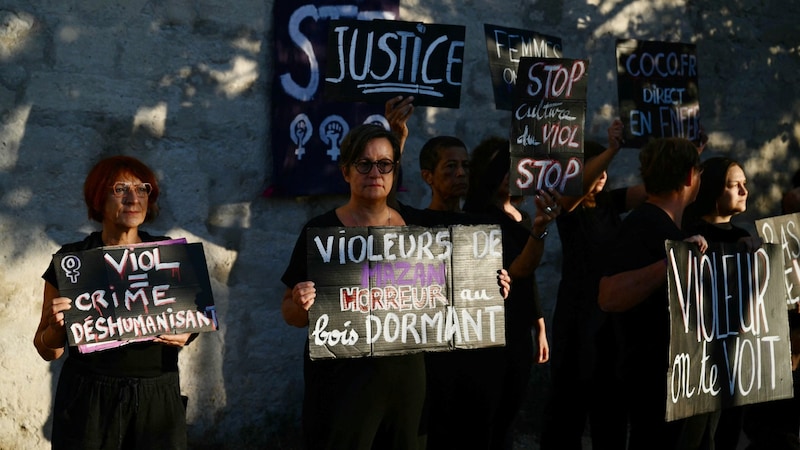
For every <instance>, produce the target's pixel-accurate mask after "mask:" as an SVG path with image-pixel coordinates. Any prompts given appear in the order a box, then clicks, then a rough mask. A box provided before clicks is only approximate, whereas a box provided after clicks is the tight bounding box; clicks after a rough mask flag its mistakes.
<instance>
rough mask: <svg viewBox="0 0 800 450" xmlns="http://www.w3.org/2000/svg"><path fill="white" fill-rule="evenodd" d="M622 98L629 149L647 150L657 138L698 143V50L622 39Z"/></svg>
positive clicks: (619, 58)
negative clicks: (649, 142) (648, 142)
mask: <svg viewBox="0 0 800 450" xmlns="http://www.w3.org/2000/svg"><path fill="white" fill-rule="evenodd" d="M617 95H618V96H619V110H620V116H621V118H622V122H623V123H624V124H625V137H624V139H625V142H624V145H625V146H626V147H633V148H639V147H642V146H643V145H644V144H645V143H647V141H648V140H649V139H650V138H651V137H656V138H660V137H683V138H686V139H689V140H690V141H694V140H696V139H698V138H699V135H700V100H699V89H698V85H697V50H696V47H695V45H693V44H683V43H671V42H658V41H636V40H632V39H627V40H623V39H620V40H617Z"/></svg>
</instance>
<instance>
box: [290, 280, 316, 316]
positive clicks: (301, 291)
mask: <svg viewBox="0 0 800 450" xmlns="http://www.w3.org/2000/svg"><path fill="white" fill-rule="evenodd" d="M316 298H317V289H316V288H315V287H314V282H313V281H302V282H300V283H297V284H295V285H294V288H293V289H292V302H294V304H295V305H297V306H298V307H300V309H302V310H303V311H306V312H308V310H309V309H311V306H312V305H313V304H314V300H316Z"/></svg>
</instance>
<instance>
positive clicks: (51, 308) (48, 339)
mask: <svg viewBox="0 0 800 450" xmlns="http://www.w3.org/2000/svg"><path fill="white" fill-rule="evenodd" d="M70 308H72V300H70V299H69V298H67V297H62V296H60V295H59V293H58V289H56V287H55V286H53V285H51V284H50V283H45V284H44V298H43V299H42V315H41V317H40V318H39V326H38V327H37V328H36V333H34V336H33V345H34V346H35V347H36V351H37V352H39V356H41V357H42V359H44V360H45V361H52V360H54V359H58V358H60V357H61V355H63V354H64V347H65V346H66V344H67V330H66V325H65V317H64V311H67V310H69V309H70Z"/></svg>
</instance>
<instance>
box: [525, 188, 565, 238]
mask: <svg viewBox="0 0 800 450" xmlns="http://www.w3.org/2000/svg"><path fill="white" fill-rule="evenodd" d="M534 201H535V202H536V216H535V217H534V218H533V229H532V230H531V233H532V234H533V235H534V236H539V235H541V234H542V233H544V231H545V229H546V228H547V225H548V224H549V223H550V222H551V221H552V220H553V219H555V218H556V217H558V215H559V214H561V194H559V193H558V192H557V191H556V190H554V189H548V190H547V191H545V190H542V189H540V190H539V193H538V194H537V195H536V197H534Z"/></svg>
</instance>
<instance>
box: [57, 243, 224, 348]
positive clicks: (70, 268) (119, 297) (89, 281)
mask: <svg viewBox="0 0 800 450" xmlns="http://www.w3.org/2000/svg"><path fill="white" fill-rule="evenodd" d="M53 263H54V265H55V267H56V275H57V277H58V289H59V293H60V294H61V295H62V296H64V297H68V298H70V299H72V308H70V309H69V310H67V311H65V313H64V315H65V321H66V328H67V339H68V341H69V345H86V344H97V343H102V342H108V341H128V340H138V339H142V338H148V337H153V336H157V335H161V334H177V333H186V332H192V333H197V332H203V331H214V330H216V329H217V328H218V326H217V317H216V310H215V308H214V298H213V295H212V292H211V284H210V282H209V279H208V268H207V267H206V260H205V255H204V253H203V245H202V244H199V243H195V244H172V245H159V244H157V243H145V244H137V245H131V246H115V247H101V248H96V249H92V250H85V251H81V252H72V253H61V254H56V255H54V256H53Z"/></svg>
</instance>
